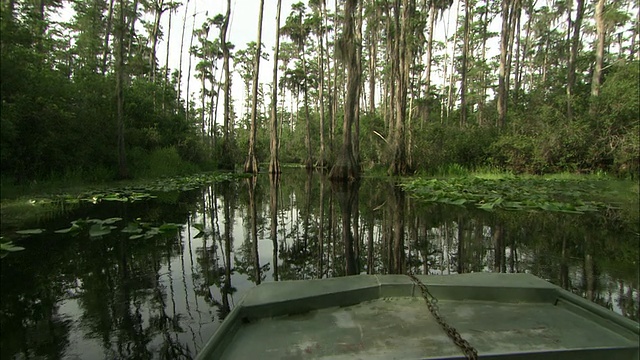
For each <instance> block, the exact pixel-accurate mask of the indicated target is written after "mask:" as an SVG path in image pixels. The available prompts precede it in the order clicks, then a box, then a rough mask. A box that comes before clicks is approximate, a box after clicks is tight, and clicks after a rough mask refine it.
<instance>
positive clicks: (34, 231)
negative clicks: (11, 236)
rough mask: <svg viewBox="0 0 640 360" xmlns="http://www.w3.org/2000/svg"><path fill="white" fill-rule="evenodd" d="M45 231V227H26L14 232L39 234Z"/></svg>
mask: <svg viewBox="0 0 640 360" xmlns="http://www.w3.org/2000/svg"><path fill="white" fill-rule="evenodd" d="M43 232H45V229H27V230H18V231H16V234H20V235H39V234H42V233H43Z"/></svg>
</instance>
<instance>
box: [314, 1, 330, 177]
mask: <svg viewBox="0 0 640 360" xmlns="http://www.w3.org/2000/svg"><path fill="white" fill-rule="evenodd" d="M320 6H321V7H322V9H321V11H322V13H324V11H325V10H324V8H325V3H324V1H321V4H320ZM320 27H321V28H322V26H320ZM323 31H324V30H322V31H321V32H320V33H319V34H318V48H319V49H318V50H319V52H320V56H319V59H318V60H319V67H320V93H319V95H318V96H319V97H320V156H319V158H318V161H317V163H316V165H317V166H318V167H321V168H324V167H326V166H327V165H326V159H325V146H324V46H323V44H322V37H323V36H322V35H323Z"/></svg>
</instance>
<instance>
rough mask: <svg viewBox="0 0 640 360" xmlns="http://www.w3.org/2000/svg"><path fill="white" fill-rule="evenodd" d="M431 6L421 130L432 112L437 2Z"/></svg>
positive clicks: (433, 2) (432, 2)
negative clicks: (432, 68)
mask: <svg viewBox="0 0 640 360" xmlns="http://www.w3.org/2000/svg"><path fill="white" fill-rule="evenodd" d="M430 3H431V4H430V6H429V38H428V40H427V69H426V74H425V79H424V80H425V86H424V92H425V100H426V103H427V108H426V110H425V112H424V116H423V117H422V122H421V124H420V128H422V126H424V123H429V116H430V112H431V106H430V104H429V102H430V100H431V65H432V63H433V26H434V24H435V22H436V2H435V1H431V2H430Z"/></svg>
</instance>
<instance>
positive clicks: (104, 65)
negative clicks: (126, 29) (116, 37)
mask: <svg viewBox="0 0 640 360" xmlns="http://www.w3.org/2000/svg"><path fill="white" fill-rule="evenodd" d="M113 1H114V0H110V1H109V13H108V15H107V28H106V31H105V35H104V47H103V48H102V75H104V74H106V73H107V59H108V58H109V38H110V37H111V24H112V22H113Z"/></svg>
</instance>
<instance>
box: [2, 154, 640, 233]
mask: <svg viewBox="0 0 640 360" xmlns="http://www.w3.org/2000/svg"><path fill="white" fill-rule="evenodd" d="M283 167H284V168H301V166H300V165H297V164H283ZM325 175H326V174H325ZM248 176H251V175H250V174H246V173H241V172H201V173H195V174H191V175H182V176H172V177H168V176H167V177H157V178H146V179H137V180H120V181H112V182H95V183H91V182H84V183H83V182H81V181H78V179H76V181H70V182H69V181H67V182H64V181H62V180H52V181H43V182H40V183H34V184H31V185H28V186H23V187H13V188H11V189H10V191H6V190H7V189H6V188H5V185H4V180H3V186H2V193H1V197H0V210H1V216H2V223H3V228H7V227H10V228H19V225H20V223H23V222H25V221H26V220H28V219H31V218H34V217H38V216H40V214H41V213H42V212H46V211H50V210H51V208H52V207H53V208H55V207H63V208H64V207H65V206H66V207H67V208H68V207H73V206H75V205H77V204H80V203H93V204H95V203H98V202H102V201H120V202H127V201H128V202H133V201H139V200H146V199H150V198H153V197H155V195H154V194H156V193H161V192H170V191H186V190H193V189H196V188H198V187H200V186H203V185H206V184H210V183H215V182H219V181H227V180H233V179H239V178H242V177H248ZM326 176H328V175H326ZM363 176H364V177H378V178H389V177H388V176H387V175H385V174H384V173H383V171H379V170H378V171H376V169H374V170H371V171H369V172H365V173H364V174H363ZM393 179H394V181H396V183H397V184H398V186H400V187H401V188H402V189H403V190H404V191H405V192H406V193H407V194H408V195H410V196H412V197H413V198H416V199H417V200H418V201H419V202H421V203H425V204H428V203H441V204H449V205H457V206H473V207H477V208H479V209H482V210H486V211H494V210H511V211H514V210H519V211H537V212H539V211H550V212H565V213H575V214H582V213H586V212H599V211H608V210H612V209H613V210H615V209H620V208H624V209H625V211H627V212H628V213H629V216H631V217H633V216H635V217H638V216H639V215H638V212H639V211H638V209H637V208H638V203H639V194H640V190H639V189H640V184H639V183H638V182H637V181H635V180H629V179H620V178H616V177H612V176H610V175H608V174H605V173H602V172H600V173H596V174H580V173H567V172H563V173H556V174H547V175H529V174H522V175H516V174H513V173H512V172H505V171H499V170H497V169H495V168H487V169H481V170H479V171H469V170H466V169H464V168H463V167H461V166H459V165H452V166H449V167H445V168H440V169H436V171H434V172H433V173H431V174H427V173H421V174H416V175H414V176H405V177H397V178H393Z"/></svg>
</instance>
